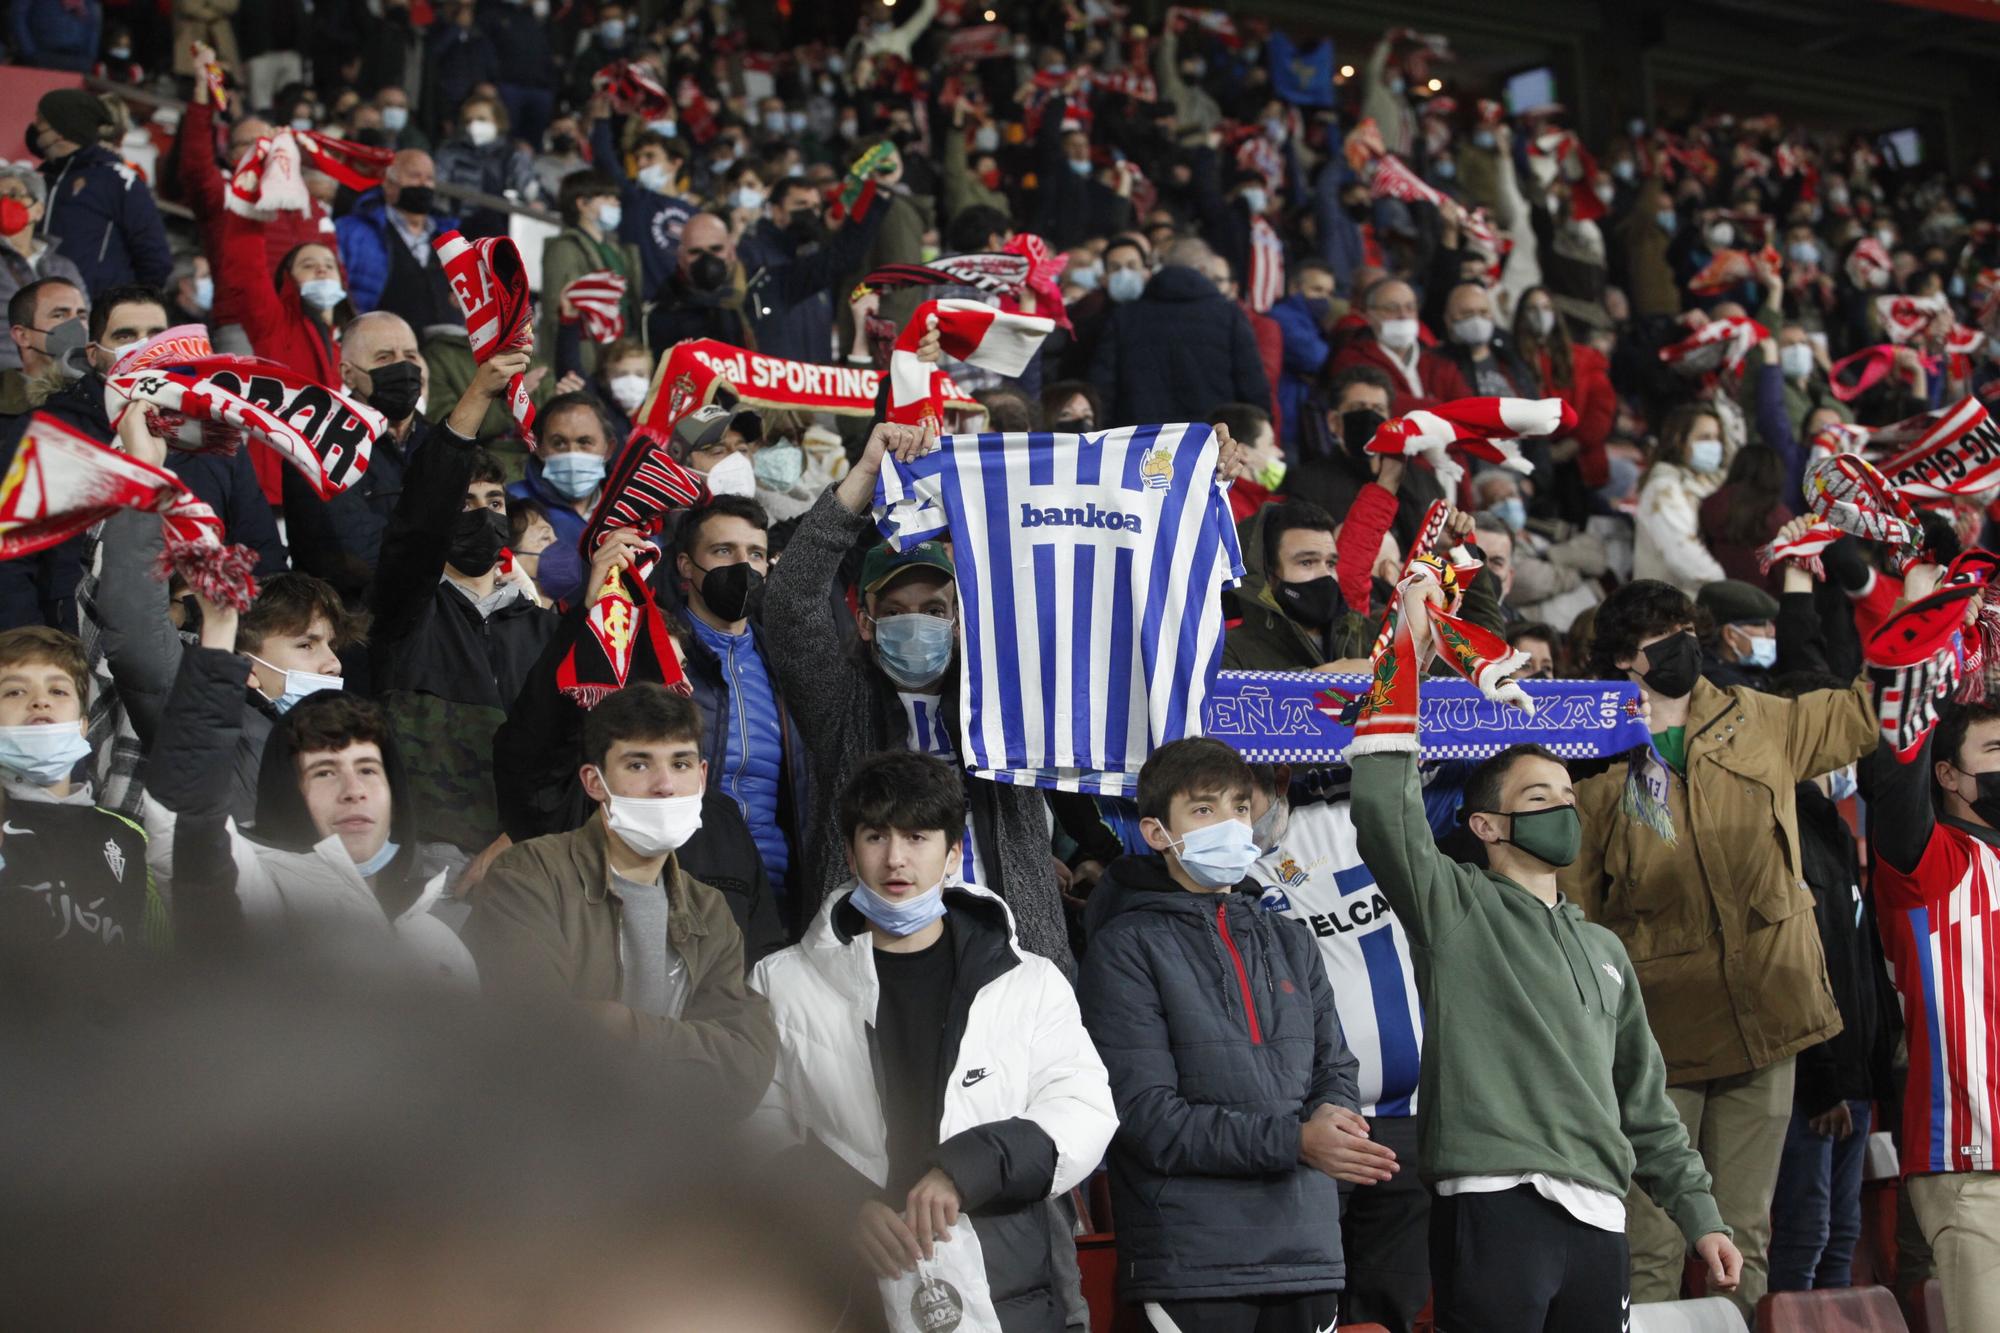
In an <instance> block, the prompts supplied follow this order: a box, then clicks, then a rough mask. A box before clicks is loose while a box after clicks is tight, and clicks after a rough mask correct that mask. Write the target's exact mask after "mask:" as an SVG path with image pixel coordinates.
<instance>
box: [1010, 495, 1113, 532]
mask: <svg viewBox="0 0 2000 1333" xmlns="http://www.w3.org/2000/svg"><path fill="white" fill-rule="evenodd" d="M1139 525H1140V518H1139V516H1138V515H1137V514H1126V513H1121V512H1120V511H1118V510H1116V509H1099V508H1098V507H1097V506H1096V505H1095V504H1087V505H1085V506H1083V507H1082V508H1081V509H1079V508H1077V507H1075V506H1074V505H1072V506H1071V507H1069V508H1067V509H1055V508H1050V509H1037V508H1035V506H1033V505H1031V504H1028V503H1026V502H1023V503H1022V505H1021V526H1022V527H1024V528H1103V529H1105V530H1107V531H1110V532H1138V531H1139V530H1140V526H1139Z"/></svg>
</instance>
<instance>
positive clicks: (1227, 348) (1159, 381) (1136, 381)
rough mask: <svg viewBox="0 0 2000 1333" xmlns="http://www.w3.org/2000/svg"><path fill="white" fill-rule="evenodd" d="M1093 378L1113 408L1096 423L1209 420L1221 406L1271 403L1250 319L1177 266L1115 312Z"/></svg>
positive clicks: (1092, 365) (1196, 276) (1102, 340)
mask: <svg viewBox="0 0 2000 1333" xmlns="http://www.w3.org/2000/svg"><path fill="white" fill-rule="evenodd" d="M1090 379H1091V382H1092V383H1094V384H1095V385H1097V387H1098V388H1099V389H1100V390H1102V391H1103V393H1104V396H1105V399H1106V401H1107V402H1108V404H1109V408H1110V412H1111V419H1110V420H1109V421H1107V422H1100V423H1099V424H1100V425H1109V426H1139V425H1148V424H1151V423H1154V422H1164V421H1206V420H1207V419H1208V414H1209V413H1210V412H1212V411H1214V410H1215V409H1216V408H1218V407H1220V406H1222V405H1223V404H1224V403H1268V402H1269V401H1271V382H1270V381H1269V380H1268V379H1266V378H1265V377H1264V362H1263V359H1262V358H1261V357H1260V356H1258V354H1257V338H1256V335H1255V334H1253V333H1251V332H1250V321H1249V320H1248V319H1246V318H1245V317H1244V314H1243V312H1242V310H1240V309H1238V308H1237V305H1236V303H1235V302H1234V301H1232V300H1230V299H1229V298H1228V297H1226V296H1224V295H1223V294H1222V293H1221V292H1219V291H1217V290H1216V289H1215V284H1214V283H1212V282H1210V281H1209V280H1208V279H1207V278H1204V277H1203V276H1202V275H1201V274H1199V273H1197V272H1195V271H1194V270H1193V269H1191V268H1181V267H1178V266H1173V267H1168V268H1163V269H1161V270H1160V271H1159V272H1158V273H1156V274H1154V275H1153V280H1152V281H1151V282H1149V283H1147V284H1146V290H1145V291H1144V292H1143V293H1142V294H1141V295H1140V297H1139V299H1138V300H1136V301H1127V302H1125V304H1123V305H1120V306H1117V307H1115V308H1114V309H1113V310H1112V312H1111V318H1110V320H1109V321H1108V322H1107V323H1106V325H1105V329H1104V334H1103V336H1102V337H1100V338H1099V339H1098V340H1097V355H1096V357H1095V358H1093V359H1092V361H1091V363H1090Z"/></svg>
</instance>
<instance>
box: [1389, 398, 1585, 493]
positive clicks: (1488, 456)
mask: <svg viewBox="0 0 2000 1333" xmlns="http://www.w3.org/2000/svg"><path fill="white" fill-rule="evenodd" d="M1575 429H1576V409H1574V408H1572V407H1571V406H1569V404H1567V403H1565V402H1564V401H1563V400H1562V399H1560V398H1460V399H1457V400H1455V401H1453V402H1449V403H1440V404H1438V405H1437V406H1436V407H1433V408H1427V409H1421V410H1418V411H1415V412H1409V413H1406V414H1405V415H1403V416H1400V417H1396V418H1394V419H1392V420H1389V421H1385V422H1383V423H1382V424H1381V425H1380V426H1379V427H1377V428H1376V431H1375V437H1374V438H1373V439H1372V440H1370V441H1369V442H1368V451H1369V452H1370V453H1376V454H1390V455H1393V456H1395V457H1398V458H1415V457H1424V458H1428V459H1429V460H1430V464H1431V468H1432V470H1434V471H1435V472H1436V473H1437V475H1438V481H1439V482H1440V483H1442V484H1443V486H1444V488H1445V490H1446V491H1447V492H1448V491H1450V490H1451V489H1452V488H1453V487H1455V486H1457V485H1458V483H1459V481H1460V479H1462V478H1463V477H1464V476H1465V469H1464V468H1463V467H1461V466H1460V465H1459V464H1458V463H1457V462H1456V461H1455V460H1454V459H1453V458H1452V457H1451V455H1450V453H1449V452H1448V451H1449V450H1450V449H1452V448H1453V447H1458V448H1462V449H1463V450H1464V451H1465V452H1466V453H1468V454H1471V455H1472V456H1473V457H1474V458H1481V459H1484V460H1486V461H1487V462H1489V463H1498V464H1500V465H1501V466H1502V467H1505V468H1509V469H1511V470H1513V471H1515V472H1531V471H1533V470H1534V465H1533V464H1531V463H1529V462H1528V460H1527V459H1525V458H1523V457H1521V451H1520V448H1519V447H1518V446H1517V445H1516V444H1515V441H1516V440H1519V439H1523V438H1525V437H1529V436H1546V435H1556V436H1561V435H1566V434H1569V433H1570V432H1572V431H1574V430H1575Z"/></svg>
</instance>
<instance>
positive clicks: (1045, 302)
mask: <svg viewBox="0 0 2000 1333" xmlns="http://www.w3.org/2000/svg"><path fill="white" fill-rule="evenodd" d="M1001 252H1002V253H1003V254H1008V255H1018V256H1019V257H1020V258H1022V259H1024V260H1026V261H1027V263H1028V271H1027V273H1026V275H1025V276H1023V277H1022V279H1021V285H1020V287H1019V288H1016V289H1015V290H1014V291H1011V292H1002V293H1001V295H1000V308H1001V309H1002V310H1004V311H1006V312H1007V313H1008V314H1010V315H1019V314H1023V313H1026V312H1024V311H1023V310H1022V309H1021V290H1022V289H1026V290H1027V291H1030V292H1033V293H1034V294H1035V313H1036V314H1037V315H1043V316H1045V317H1047V318H1048V319H1051V320H1053V321H1055V326H1056V327H1057V328H1059V329H1062V330H1064V331H1065V332H1067V331H1068V330H1069V327H1070V323H1069V311H1068V310H1067V309H1066V308H1065V307H1064V306H1063V299H1062V288H1061V287H1060V286H1059V285H1058V282H1059V281H1060V279H1061V278H1062V272H1063V269H1064V268H1066V267H1068V264H1069V257H1068V256H1067V255H1064V254H1061V253H1059V252H1051V251H1050V250H1049V243H1048V242H1047V241H1045V240H1043V239H1042V238H1041V237H1039V236H1037V235H1035V233H1033V232H1031V231H1017V232H1015V233H1014V234H1013V235H1012V236H1010V237H1008V238H1007V243H1006V244H1005V245H1004V246H1002V247H1001Z"/></svg>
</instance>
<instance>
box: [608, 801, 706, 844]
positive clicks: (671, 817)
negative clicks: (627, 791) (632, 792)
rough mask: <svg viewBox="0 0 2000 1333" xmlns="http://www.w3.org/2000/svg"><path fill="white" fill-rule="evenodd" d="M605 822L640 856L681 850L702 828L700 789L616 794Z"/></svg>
mask: <svg viewBox="0 0 2000 1333" xmlns="http://www.w3.org/2000/svg"><path fill="white" fill-rule="evenodd" d="M604 822H605V823H606V824H607V825H609V826H610V828H611V831H612V832H613V833H616V834H617V835H618V840H619V841H620V842H622V843H624V844H625V845H626V846H627V847H629V848H630V849H631V850H632V851H633V852H634V853H635V854H636V855H639V856H665V855H667V854H668V853H669V852H675V851H679V850H680V848H681V847H682V845H683V844H685V843H686V842H687V840H688V839H689V838H692V837H693V836H694V835H695V833H696V831H697V830H699V829H700V828H701V793H700V792H696V793H695V794H694V795H692V796H663V797H659V798H657V799H652V798H648V797H643V796H613V797H610V798H609V801H608V802H607V804H606V805H605V808H604Z"/></svg>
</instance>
